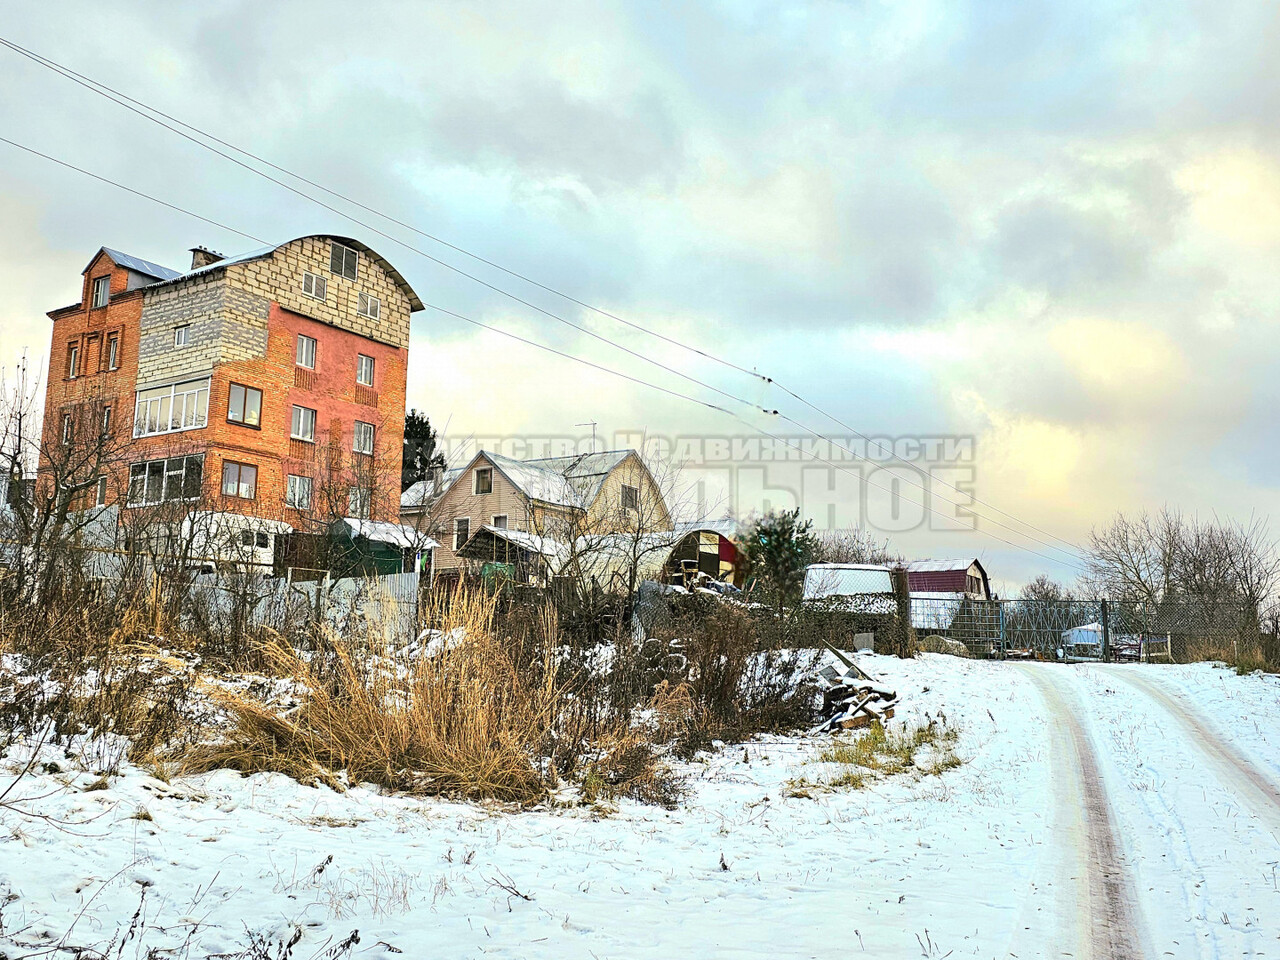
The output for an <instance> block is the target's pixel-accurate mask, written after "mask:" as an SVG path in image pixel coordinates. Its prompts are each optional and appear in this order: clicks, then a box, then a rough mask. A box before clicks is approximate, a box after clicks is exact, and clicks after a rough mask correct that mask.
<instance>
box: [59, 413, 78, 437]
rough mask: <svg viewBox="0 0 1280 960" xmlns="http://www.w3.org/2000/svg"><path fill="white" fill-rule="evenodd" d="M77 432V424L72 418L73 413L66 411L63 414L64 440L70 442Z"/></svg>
mask: <svg viewBox="0 0 1280 960" xmlns="http://www.w3.org/2000/svg"><path fill="white" fill-rule="evenodd" d="M74 433H75V426H74V424H73V423H72V420H71V414H69V413H64V414H63V415H62V442H63V443H70V442H71V437H72V435H73V434H74Z"/></svg>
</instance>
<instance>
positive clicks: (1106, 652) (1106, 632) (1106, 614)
mask: <svg viewBox="0 0 1280 960" xmlns="http://www.w3.org/2000/svg"><path fill="white" fill-rule="evenodd" d="M1110 614H1111V611H1110V609H1109V608H1108V606H1107V601H1106V600H1105V599H1104V600H1103V601H1102V660H1103V662H1104V663H1109V662H1110V661H1111V616H1110Z"/></svg>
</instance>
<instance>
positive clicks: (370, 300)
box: [356, 293, 382, 320]
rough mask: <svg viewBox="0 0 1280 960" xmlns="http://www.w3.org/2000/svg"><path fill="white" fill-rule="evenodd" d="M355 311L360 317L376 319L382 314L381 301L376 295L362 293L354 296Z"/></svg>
mask: <svg viewBox="0 0 1280 960" xmlns="http://www.w3.org/2000/svg"><path fill="white" fill-rule="evenodd" d="M356 313H358V314H360V316H362V317H368V318H369V319H370V320H377V319H378V317H380V316H381V315H382V301H381V300H379V299H378V298H377V297H371V296H370V295H369V294H367V293H362V294H360V296H359V297H358V298H356Z"/></svg>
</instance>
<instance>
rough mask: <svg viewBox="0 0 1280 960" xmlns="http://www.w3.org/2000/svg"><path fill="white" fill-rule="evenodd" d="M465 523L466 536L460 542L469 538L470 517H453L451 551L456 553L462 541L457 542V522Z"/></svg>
mask: <svg viewBox="0 0 1280 960" xmlns="http://www.w3.org/2000/svg"><path fill="white" fill-rule="evenodd" d="M460 523H465V524H466V525H467V537H466V540H463V541H462V543H466V542H467V540H470V539H471V518H470V517H454V518H453V552H454V553H457V552H458V548H459V547H461V546H462V543H459V542H458V524H460Z"/></svg>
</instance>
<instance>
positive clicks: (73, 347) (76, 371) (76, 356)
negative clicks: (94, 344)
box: [67, 343, 80, 380]
mask: <svg viewBox="0 0 1280 960" xmlns="http://www.w3.org/2000/svg"><path fill="white" fill-rule="evenodd" d="M79 375H80V344H78V343H69V344H67V379H68V380H74V379H75V378H76V377H78V376H79Z"/></svg>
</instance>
